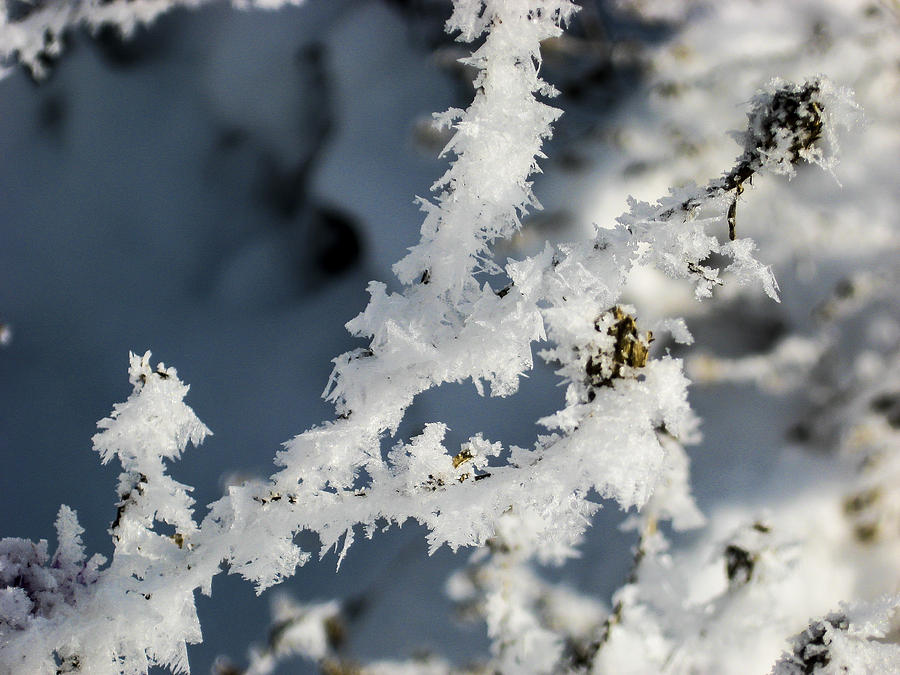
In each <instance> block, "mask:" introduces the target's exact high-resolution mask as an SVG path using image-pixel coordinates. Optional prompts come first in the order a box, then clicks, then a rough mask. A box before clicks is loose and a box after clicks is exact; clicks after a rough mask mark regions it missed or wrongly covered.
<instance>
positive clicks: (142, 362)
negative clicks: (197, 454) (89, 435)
mask: <svg viewBox="0 0 900 675" xmlns="http://www.w3.org/2000/svg"><path fill="white" fill-rule="evenodd" d="M128 357H129V360H130V362H131V367H130V368H129V371H128V378H129V381H130V382H131V384H132V385H133V386H134V391H132V393H131V396H129V397H128V400H127V401H125V403H117V404H116V405H114V406H113V412H112V414H111V415H110V416H109V417H107V418H105V419H102V420H100V421H99V422H98V423H97V426H98V427H100V428H101V429H103V431H101V432H100V433H98V434H96V435H95V436H94V438H93V441H94V450H96V451H97V452H99V453H100V457H101V459H102V461H103V463H104V464H106V463H107V462H108V461H109V460H110V459H112V458H113V456H116V455H118V457H119V459H120V461H121V462H122V468H124V469H125V470H126V471H132V470H136V471H137V470H140V466H141V465H143V463H144V462H146V461H152V460H154V459H155V458H157V457H158V456H162V457H165V458H167V459H178V458H179V457H180V456H181V453H182V452H183V451H184V449H185V447H187V444H188V443H189V442H190V443H193V444H194V445H199V444H200V443H202V442H203V439H204V438H206V437H207V436H208V435H211V434H212V432H211V431H210V430H209V429H208V428H207V427H206V425H205V424H203V422H201V421H200V420H199V419H198V418H197V416H196V415H195V414H194V411H193V410H191V409H190V408H189V407H188V406H187V405H185V404H184V402H183V399H184V397H185V396H186V395H187V393H188V390H189V389H190V386H189V385H186V384H183V383H182V382H181V380H179V379H178V373H177V371H176V370H175V369H174V368H169V369H166V367H165V365H164V364H162V363H160V364H158V365H157V366H156V369H155V370H154V369H152V368H151V367H150V352H149V351H148V352H146V353H145V354H144V355H143V356H137V355H136V354H133V353H129V355H128Z"/></svg>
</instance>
